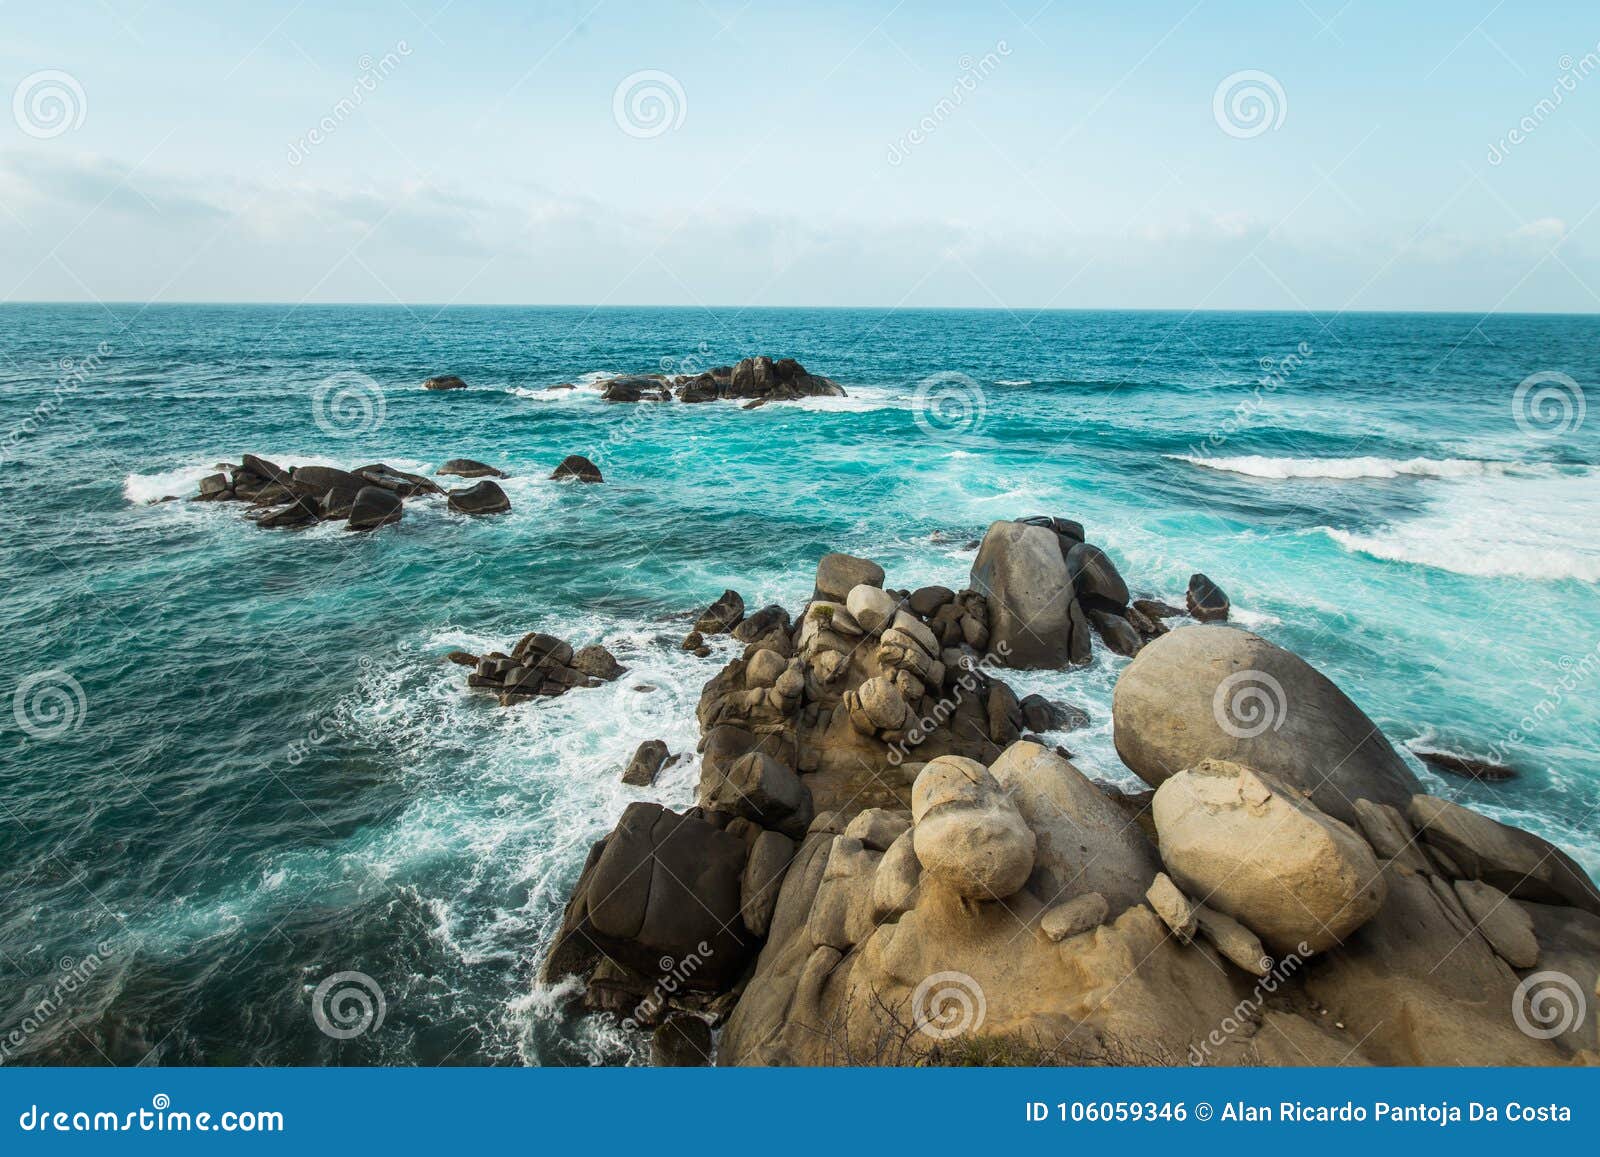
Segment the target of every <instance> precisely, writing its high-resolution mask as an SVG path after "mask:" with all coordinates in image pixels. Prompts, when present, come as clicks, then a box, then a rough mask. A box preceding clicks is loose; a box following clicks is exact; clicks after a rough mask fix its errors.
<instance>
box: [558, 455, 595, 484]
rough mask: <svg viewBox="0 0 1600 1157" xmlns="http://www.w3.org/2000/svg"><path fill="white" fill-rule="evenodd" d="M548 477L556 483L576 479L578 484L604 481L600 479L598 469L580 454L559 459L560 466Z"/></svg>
mask: <svg viewBox="0 0 1600 1157" xmlns="http://www.w3.org/2000/svg"><path fill="white" fill-rule="evenodd" d="M550 477H551V479H552V480H554V481H558V482H559V481H562V480H564V479H568V478H572V479H576V480H577V481H579V482H604V481H605V479H604V478H603V477H601V474H600V467H598V466H596V465H595V464H594V463H593V462H591V461H589V459H587V458H585V457H584V456H583V455H582V454H568V455H567V456H566V457H565V458H563V459H561V463H560V465H558V466H557V467H556V468H555V469H554V470H553V471H551V472H550Z"/></svg>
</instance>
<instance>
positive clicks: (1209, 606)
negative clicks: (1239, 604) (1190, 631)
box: [1186, 573, 1228, 623]
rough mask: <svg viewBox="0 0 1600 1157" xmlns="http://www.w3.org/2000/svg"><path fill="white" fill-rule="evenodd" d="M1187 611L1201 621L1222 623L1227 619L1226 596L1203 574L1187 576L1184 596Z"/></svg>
mask: <svg viewBox="0 0 1600 1157" xmlns="http://www.w3.org/2000/svg"><path fill="white" fill-rule="evenodd" d="M1186 599H1187V601H1188V604H1189V613H1190V614H1191V615H1193V616H1194V617H1195V618H1197V619H1199V620H1200V621H1201V622H1202V623H1222V622H1226V621H1227V619H1228V596H1227V595H1226V594H1224V593H1223V591H1222V588H1221V587H1219V586H1218V585H1217V584H1216V583H1214V582H1212V581H1211V580H1210V579H1208V578H1207V577H1206V576H1205V575H1203V574H1198V573H1197V574H1192V575H1190V576H1189V592H1188V594H1187V596H1186Z"/></svg>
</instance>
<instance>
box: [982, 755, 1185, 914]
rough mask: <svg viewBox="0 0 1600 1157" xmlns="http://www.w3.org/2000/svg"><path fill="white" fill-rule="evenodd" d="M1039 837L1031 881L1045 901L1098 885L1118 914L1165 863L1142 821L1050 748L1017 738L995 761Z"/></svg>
mask: <svg viewBox="0 0 1600 1157" xmlns="http://www.w3.org/2000/svg"><path fill="white" fill-rule="evenodd" d="M989 774H990V775H992V776H993V777H994V780H995V782H996V783H997V784H999V785H1000V787H1001V789H1002V790H1004V791H1005V792H1006V794H1007V795H1009V796H1010V797H1011V802H1012V803H1013V804H1014V805H1015V806H1016V808H1017V810H1018V811H1019V812H1021V813H1022V818H1023V819H1024V820H1026V821H1027V823H1028V826H1029V827H1030V828H1032V829H1033V833H1034V835H1035V837H1037V840H1038V847H1037V851H1036V853H1035V857H1034V869H1033V874H1032V876H1031V877H1030V879H1029V881H1028V887H1029V889H1030V890H1031V891H1032V892H1033V894H1034V895H1035V896H1037V897H1038V898H1039V899H1040V900H1042V901H1044V902H1045V903H1046V904H1055V903H1059V902H1061V901H1063V900H1070V899H1072V898H1073V897H1074V896H1081V895H1083V894H1084V893H1085V892H1098V893H1100V894H1101V895H1102V896H1103V897H1105V901H1106V903H1107V904H1109V905H1110V910H1111V914H1112V915H1113V916H1118V915H1121V914H1122V912H1123V911H1124V910H1125V909H1127V908H1128V907H1130V906H1132V905H1134V904H1137V903H1139V902H1140V901H1141V900H1142V899H1143V898H1144V894H1145V891H1146V889H1148V888H1149V887H1150V882H1151V881H1152V880H1153V879H1155V876H1156V873H1157V872H1159V871H1160V870H1161V861H1160V860H1159V859H1158V858H1157V857H1156V852H1155V849H1154V848H1152V847H1151V846H1150V841H1149V840H1147V839H1145V837H1144V833H1143V832H1142V831H1140V830H1139V825H1138V824H1137V823H1135V822H1133V821H1132V820H1130V819H1129V818H1128V816H1127V815H1126V814H1125V813H1124V812H1123V810H1122V809H1121V808H1119V807H1118V806H1117V805H1116V804H1114V803H1112V802H1111V800H1110V799H1109V798H1108V797H1107V796H1106V794H1105V793H1104V792H1103V791H1101V790H1100V789H1099V788H1098V787H1096V786H1095V785H1094V784H1093V783H1091V782H1090V781H1089V780H1088V779H1087V778H1085V777H1084V775H1083V773H1082V772H1080V771H1079V770H1078V769H1077V768H1076V767H1073V766H1072V764H1070V763H1069V762H1067V761H1066V760H1065V759H1063V758H1062V757H1061V756H1060V755H1058V754H1056V753H1055V752H1054V751H1052V750H1051V749H1050V748H1048V747H1043V746H1041V745H1039V744H1037V743H1031V742H1029V741H1027V740H1019V741H1018V742H1016V743H1013V744H1012V745H1011V746H1010V747H1008V748H1006V749H1005V751H1004V752H1002V753H1001V755H1000V758H999V759H997V760H995V761H994V763H993V764H992V765H990V767H989Z"/></svg>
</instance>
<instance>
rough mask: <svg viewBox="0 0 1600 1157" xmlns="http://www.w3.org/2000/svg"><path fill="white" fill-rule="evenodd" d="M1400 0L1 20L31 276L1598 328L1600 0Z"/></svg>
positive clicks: (209, 288)
mask: <svg viewBox="0 0 1600 1157" xmlns="http://www.w3.org/2000/svg"><path fill="white" fill-rule="evenodd" d="M1397 8H1398V6H1396V5H1393V4H1382V3H1377V2H1375V0H1351V2H1350V3H1347V4H1343V5H1342V6H1341V3H1340V0H1303V2H1300V0H1289V2H1286V3H1276V4H1266V3H1261V4H1248V5H1247V4H1229V3H1216V2H1210V0H1202V2H1200V3H1194V2H1193V0H1191V2H1189V3H1181V2H1180V3H1176V4H1147V5H1138V6H1135V5H1129V4H1092V5H1085V4H1066V3H1060V2H1057V3H1049V4H1042V5H1041V4H1040V3H1039V2H1038V0H1012V2H1011V3H1002V4H996V5H988V4H982V3H969V4H954V3H949V4H946V3H916V2H914V0H905V2H904V3H900V4H896V3H894V0H876V2H862V3H857V4H842V3H840V4H827V3H786V4H771V3H763V2H760V0H757V2H753V3H749V4H740V3H735V2H726V0H688V2H684V3H680V2H677V0H662V2H658V3H653V4H642V3H641V4H635V3H628V2H625V0H603V2H600V3H594V2H593V0H587V2H586V0H576V2H568V0H554V2H552V3H546V4H525V5H514V4H506V3H484V2H476V0H450V2H446V0H406V2H405V3H385V4H380V3H370V4H360V3H357V4H351V3H316V4H313V3H303V4H298V5H297V4H293V3H256V4H248V5H247V4H236V3H229V2H225V0H213V2H212V3H207V4H199V3H160V2H155V0H152V2H148V3H145V2H142V0H90V2H87V3H77V2H70V0H69V2H64V3H57V4H54V5H51V6H48V7H46V6H42V5H25V4H22V3H19V2H18V0H0V22H3V27H4V33H5V34H4V36H3V37H0V88H3V90H4V93H5V95H6V96H7V97H8V98H9V100H8V104H9V111H10V113H11V115H10V116H9V117H4V118H0V294H4V299H5V300H89V299H101V300H136V301H146V300H153V299H159V300H172V301H212V300H222V301H276V302H299V301H375V302H384V301H404V302H408V303H411V302H427V303H443V302H460V303H468V302H492V303H509V302H531V303H551V302H571V303H585V304H592V303H609V304H638V303H655V304H682V305H693V304H712V305H716V304H735V305H741V306H752V305H796V304H814V305H876V306H890V305H906V306H997V307H1006V308H1013V309H1022V308H1028V309H1038V308H1045V307H1061V308H1080V307H1150V308H1185V309H1188V308H1213V309H1227V308H1247V309H1254V308H1264V309H1279V308H1281V309H1297V308H1305V307H1313V308H1318V309H1461V310H1475V311H1485V312H1487V311H1490V310H1574V311H1585V312H1588V311H1595V310H1597V309H1600V209H1597V204H1600V144H1597V141H1600V10H1597V9H1596V8H1595V6H1594V5H1593V4H1592V3H1589V4H1586V5H1583V4H1549V5H1537V6H1533V5H1521V6H1518V5H1511V4H1499V5H1497V4H1495V3H1494V0H1477V2H1458V3H1453V4H1447V3H1415V4H1407V5H1405V6H1404V10H1403V11H1400V10H1397ZM1586 62H1587V63H1586ZM1590 66H1593V71H1588V68H1589V67H1590ZM1241 73H1249V74H1253V76H1246V77H1244V78H1243V79H1242V80H1240V81H1237V82H1236V85H1237V84H1243V85H1245V86H1246V87H1248V86H1250V85H1252V84H1253V85H1254V86H1255V87H1256V89H1257V91H1259V92H1261V93H1263V94H1265V98H1266V101H1267V104H1268V106H1270V112H1269V114H1268V116H1267V119H1266V121H1265V122H1257V121H1251V120H1249V119H1248V111H1249V106H1248V105H1247V106H1246V108H1245V111H1244V112H1234V113H1230V112H1229V106H1228V103H1227V101H1226V99H1225V97H1226V93H1224V99H1223V101H1222V104H1221V106H1220V109H1219V106H1218V103H1217V100H1216V99H1215V98H1216V97H1217V94H1218V90H1219V86H1222V85H1223V82H1224V81H1225V79H1226V78H1228V77H1230V76H1235V75H1236V74H1241ZM638 74H646V75H644V76H643V77H639V76H638ZM1261 74H1264V77H1263V76H1262V75H1261ZM363 77H364V78H365V83H364V84H363V80H362V78H363ZM630 77H636V78H637V79H636V80H635V81H634V85H635V87H637V86H640V85H643V86H644V87H646V88H650V87H652V86H654V88H655V90H656V91H657V92H659V93H661V94H664V96H665V101H666V115H665V119H664V120H662V121H652V120H650V119H649V116H650V112H651V108H652V106H651V105H650V104H649V102H648V101H646V103H645V104H644V105H643V106H641V109H642V111H640V110H634V111H632V112H630V105H629V102H628V100H627V95H628V91H629V90H628V89H627V88H626V86H625V85H624V82H625V81H626V80H627V78H630ZM963 78H965V80H963ZM1563 78H1566V84H1565V85H1563V83H1562V81H1563ZM619 87H620V88H621V90H622V92H621V97H620V104H619ZM358 91H359V94H360V99H359V101H357V100H356V99H355V95H356V93H357V92H358ZM1558 92H1559V94H1560V100H1559V103H1555V102H1554V94H1556V93H1558ZM57 97H59V98H60V99H57V100H54V101H52V98H57ZM1541 101H1544V102H1546V104H1545V105H1544V106H1543V107H1541V105H1540V102H1541ZM341 102H343V104H341ZM319 125H320V126H322V127H321V129H318V126H319ZM1519 125H1521V126H1523V127H1522V128H1521V129H1519V133H1520V137H1521V139H1520V140H1517V141H1515V142H1513V141H1511V140H1510V139H1509V134H1510V133H1511V131H1512V130H1513V129H1518V128H1519ZM1530 125H1531V126H1532V127H1531V128H1529V127H1528V126H1530ZM1257 128H1260V129H1261V131H1259V132H1257V131H1255V130H1256V129H1257ZM313 130H318V131H319V132H320V139H314V138H313V136H312V133H313ZM657 130H660V131H657Z"/></svg>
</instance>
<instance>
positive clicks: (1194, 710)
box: [1112, 626, 1421, 824]
mask: <svg viewBox="0 0 1600 1157" xmlns="http://www.w3.org/2000/svg"><path fill="white" fill-rule="evenodd" d="M1112 720H1113V724H1114V727H1115V738H1116V745H1117V754H1118V755H1119V756H1121V757H1122V762H1123V763H1125V764H1127V765H1128V767H1129V768H1130V769H1132V771H1133V772H1134V774H1136V775H1138V776H1139V778H1141V779H1143V780H1144V781H1145V782H1146V783H1148V784H1150V785H1151V786H1153V787H1159V786H1160V785H1161V784H1162V783H1163V782H1165V781H1166V779H1167V778H1168V777H1169V776H1171V775H1172V774H1173V773H1175V772H1177V771H1181V770H1183V769H1184V768H1189V767H1193V766H1195V765H1196V764H1197V763H1199V762H1200V761H1201V760H1204V759H1225V760H1230V761H1233V762H1236V763H1242V764H1245V765H1246V766H1248V767H1252V768H1254V769H1255V770H1257V771H1260V772H1265V773H1266V774H1268V775H1271V776H1273V777H1275V778H1277V779H1281V780H1283V781H1285V782H1287V783H1289V784H1291V785H1292V786H1295V787H1298V788H1299V789H1300V790H1301V791H1304V792H1308V793H1309V794H1310V796H1311V798H1312V800H1313V801H1314V802H1315V803H1316V805H1317V806H1318V807H1319V808H1321V809H1322V810H1323V811H1325V812H1327V813H1328V814H1329V815H1331V816H1335V817H1336V818H1338V819H1341V820H1343V821H1344V822H1345V823H1348V824H1355V823H1358V822H1359V821H1358V820H1357V818H1356V814H1355V808H1354V805H1353V801H1354V800H1358V799H1370V800H1373V801H1375V802H1377V803H1386V804H1390V805H1392V806H1394V807H1398V808H1405V807H1407V806H1409V804H1410V802H1411V796H1412V795H1413V794H1414V793H1416V792H1418V791H1420V790H1421V785H1420V784H1419V783H1418V782H1417V779H1416V777H1415V776H1414V775H1412V773H1411V771H1410V769H1409V768H1407V766H1406V764H1405V761H1404V760H1402V759H1401V758H1400V756H1399V755H1398V754H1397V753H1396V752H1395V750H1394V748H1392V747H1390V746H1389V743H1388V741H1387V740H1385V739H1384V738H1383V735H1382V733H1381V732H1379V730H1378V727H1377V724H1375V723H1373V722H1372V720H1371V719H1369V718H1367V716H1366V715H1365V714H1364V713H1363V712H1362V711H1361V709H1360V708H1359V707H1357V706H1356V705H1355V704H1354V703H1352V702H1351V701H1350V700H1349V699H1348V698H1346V697H1345V695H1344V693H1343V692H1342V691H1340V690H1339V688H1338V687H1336V686H1334V685H1333V683H1332V682H1331V681H1329V680H1328V679H1327V677H1326V676H1324V675H1323V674H1322V673H1321V672H1319V671H1317V670H1316V669H1315V668H1314V667H1312V666H1311V665H1310V664H1309V663H1307V662H1306V661H1305V660H1303V659H1301V658H1300V657H1299V656H1297V655H1295V654H1293V653H1292V652H1289V651H1286V650H1284V649H1283V648H1282V647H1277V646H1274V645H1273V644H1271V643H1269V642H1267V641H1266V640H1265V639H1263V638H1261V637H1260V636H1259V635H1253V634H1251V633H1250V632H1249V631H1242V630H1239V629H1237V628H1235V627H1223V626H1204V627H1202V626H1188V627H1180V628H1178V629H1177V630H1175V631H1172V632H1170V633H1168V634H1165V635H1163V636H1161V637H1160V638H1159V639H1155V640H1153V641H1151V642H1149V643H1147V644H1145V646H1144V649H1143V650H1141V651H1140V652H1139V654H1138V656H1137V657H1136V658H1135V659H1134V660H1133V661H1132V662H1131V663H1129V664H1128V667H1127V669H1126V670H1124V671H1123V672H1122V675H1121V677H1120V678H1119V679H1118V680H1117V687H1116V692H1115V695H1114V697H1113V706H1112Z"/></svg>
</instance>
